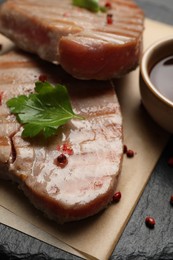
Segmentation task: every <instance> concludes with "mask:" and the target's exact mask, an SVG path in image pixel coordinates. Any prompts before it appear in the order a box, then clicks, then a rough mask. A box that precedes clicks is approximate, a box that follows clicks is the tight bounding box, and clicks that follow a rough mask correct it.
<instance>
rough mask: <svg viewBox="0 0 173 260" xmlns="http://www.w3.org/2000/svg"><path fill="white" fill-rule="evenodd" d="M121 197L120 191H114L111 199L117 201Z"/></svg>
mask: <svg viewBox="0 0 173 260" xmlns="http://www.w3.org/2000/svg"><path fill="white" fill-rule="evenodd" d="M120 199H121V192H120V191H117V192H115V193H114V195H113V197H112V201H113V202H119V201H120Z"/></svg>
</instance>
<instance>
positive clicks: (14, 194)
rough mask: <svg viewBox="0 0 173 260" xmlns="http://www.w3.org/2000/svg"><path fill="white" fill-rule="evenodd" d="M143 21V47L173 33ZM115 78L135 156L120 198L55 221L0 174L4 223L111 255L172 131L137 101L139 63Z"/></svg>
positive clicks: (68, 246) (97, 255) (79, 251)
mask: <svg viewBox="0 0 173 260" xmlns="http://www.w3.org/2000/svg"><path fill="white" fill-rule="evenodd" d="M145 26H146V29H145V33H144V49H146V47H148V46H149V45H150V44H151V43H153V42H154V41H156V40H157V39H160V38H163V37H164V36H169V35H173V27H171V26H167V25H164V24H161V23H158V22H154V21H151V20H146V23H145ZM0 39H1V38H0ZM3 41H4V38H2V42H3ZM5 41H6V40H5ZM114 83H115V88H116V91H117V95H118V97H119V101H120V104H121V107H122V114H123V117H124V143H125V144H126V145H127V146H128V148H130V149H132V150H134V151H135V157H134V158H131V159H129V158H126V157H125V156H124V160H123V168H122V173H121V176H120V179H119V184H118V187H117V190H118V191H121V193H122V198H121V201H120V202H119V203H118V204H113V205H111V206H110V207H108V208H107V209H106V210H105V211H103V212H102V213H100V214H99V215H97V216H95V217H92V218H89V219H87V220H84V221H79V222H77V223H71V224H65V225H64V226H59V225H57V224H55V223H54V222H51V221H49V220H47V219H46V218H45V217H44V216H43V215H42V213H40V212H39V211H37V210H36V209H34V208H33V206H32V205H31V204H30V203H29V202H28V200H27V199H25V198H24V196H23V194H22V192H21V191H20V190H18V189H17V188H16V187H15V186H13V185H12V184H10V183H7V182H5V181H1V180H0V221H1V222H2V223H4V224H6V225H8V226H11V227H14V228H16V229H18V230H20V231H22V232H24V233H26V234H29V235H32V236H34V237H36V238H38V239H41V240H42V241H45V242H47V243H50V244H52V245H54V246H56V247H59V248H62V249H63V250H66V251H69V252H71V253H74V254H76V255H80V256H83V257H84V258H87V259H99V260H105V259H108V258H109V256H110V255H111V252H112V250H113V249H114V248H115V245H116V243H117V242H118V239H119V238H120V235H121V234H122V232H123V229H124V228H125V226H126V224H127V222H128V220H129V218H130V216H131V213H132V212H133V210H134V208H135V206H136V204H137V202H138V200H139V198H140V196H141V194H142V192H143V190H144V188H145V185H146V183H147V181H148V179H149V177H150V175H151V173H152V170H153V168H154V166H155V165H156V162H157V160H158V158H159V156H160V154H161V152H162V150H163V148H164V147H165V145H166V143H167V141H168V138H169V136H170V135H169V134H168V133H166V132H165V131H164V130H162V129H161V128H160V127H158V126H157V125H156V124H155V123H154V122H153V121H152V120H151V119H150V117H149V116H148V115H147V114H146V112H145V110H144V108H143V107H142V106H141V100H140V93H139V70H138V69H137V70H136V71H134V72H132V73H130V74H129V75H128V76H126V77H125V78H123V79H121V80H115V81H114Z"/></svg>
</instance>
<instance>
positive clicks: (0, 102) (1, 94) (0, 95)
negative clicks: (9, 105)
mask: <svg viewBox="0 0 173 260" xmlns="http://www.w3.org/2000/svg"><path fill="white" fill-rule="evenodd" d="M2 96H3V92H0V106H1V105H2Z"/></svg>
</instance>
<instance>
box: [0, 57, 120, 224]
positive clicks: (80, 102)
mask: <svg viewBox="0 0 173 260" xmlns="http://www.w3.org/2000/svg"><path fill="white" fill-rule="evenodd" d="M0 68H1V69H0V93H1V104H0V114H1V119H0V177H1V178H5V179H11V180H12V181H14V182H16V183H18V185H19V187H20V189H22V190H23V191H24V193H25V195H26V196H27V197H28V198H29V199H30V201H31V202H32V203H33V204H34V205H35V206H36V207H37V208H39V209H40V210H42V211H43V212H45V213H46V214H47V215H48V216H49V218H51V219H54V220H56V221H57V222H60V223H63V222H67V221H74V220H79V219H83V218H86V217H88V216H91V215H94V214H96V213H97V212H99V211H101V210H102V209H104V208H105V207H106V206H107V205H108V204H109V203H110V202H111V200H112V196H113V194H114V192H115V189H116V185H117V180H118V176H119V173H120V170H121V163H122V154H123V142H122V135H123V134H122V116H121V112H120V106H119V103H118V100H117V97H116V94H115V91H114V88H113V86H112V84H111V82H109V81H102V82H99V81H81V80H77V79H74V78H72V77H71V76H69V75H68V74H67V73H65V72H64V71H63V70H62V69H61V67H60V66H57V65H53V64H50V63H47V62H43V61H40V60H37V59H35V60H34V58H33V59H32V58H31V57H30V56H29V55H26V54H22V53H18V52H9V53H7V54H4V55H3V56H1V57H0ZM40 75H42V78H43V75H46V77H47V78H48V81H49V82H50V83H53V84H56V83H61V84H64V85H66V86H67V88H68V91H69V95H70V99H71V103H72V107H73V110H74V111H75V112H76V113H77V114H82V115H83V116H84V117H85V119H84V120H76V119H75V120H71V121H70V122H69V123H67V124H66V125H64V126H62V127H61V128H60V129H59V130H58V131H57V134H56V136H54V137H51V138H49V139H44V138H42V137H41V136H40V137H39V138H38V137H37V138H33V139H23V138H22V137H21V132H22V126H21V125H20V124H19V123H17V122H16V118H15V116H14V115H11V114H10V111H9V109H8V107H7V105H6V101H7V100H9V99H10V98H12V97H14V96H18V95H21V94H25V95H27V94H28V93H30V92H33V91H34V87H35V81H37V80H38V79H39V77H40V78H41V76H40ZM61 154H64V155H65V156H66V159H67V160H68V163H67V164H65V165H64V167H61V165H59V164H57V158H58V156H60V155H61Z"/></svg>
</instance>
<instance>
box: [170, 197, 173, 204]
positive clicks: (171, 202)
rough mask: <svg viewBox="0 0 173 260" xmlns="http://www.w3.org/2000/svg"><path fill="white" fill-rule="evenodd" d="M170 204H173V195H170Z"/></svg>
mask: <svg viewBox="0 0 173 260" xmlns="http://www.w3.org/2000/svg"><path fill="white" fill-rule="evenodd" d="M170 204H171V205H172V206H173V195H172V196H171V197H170Z"/></svg>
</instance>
